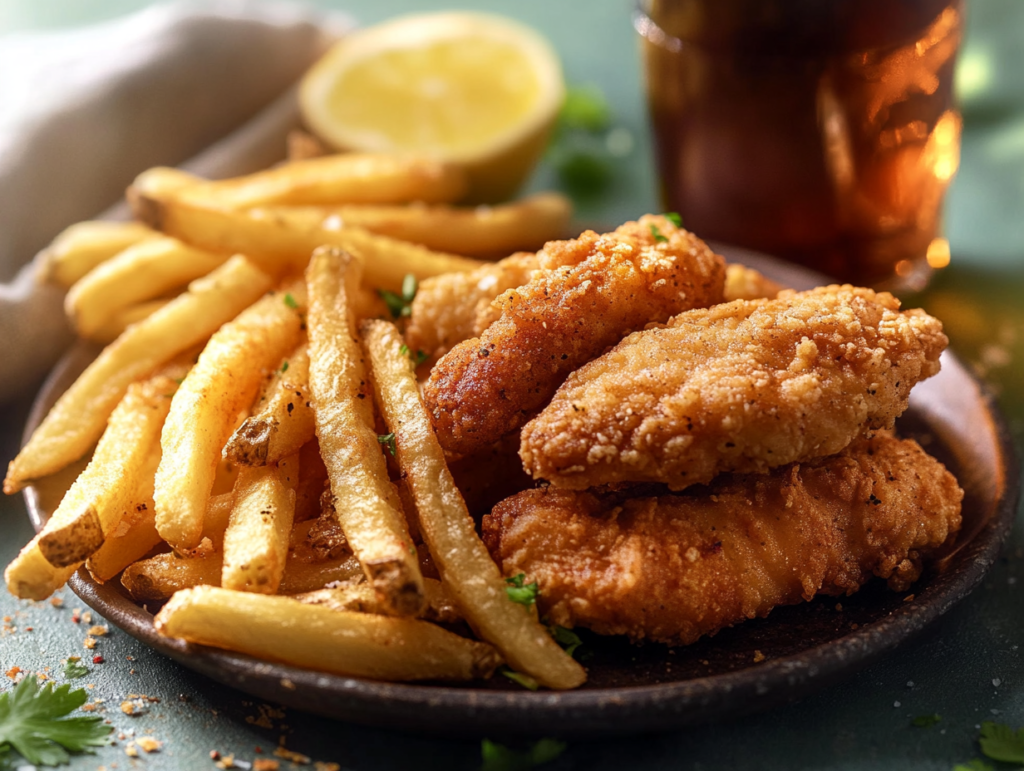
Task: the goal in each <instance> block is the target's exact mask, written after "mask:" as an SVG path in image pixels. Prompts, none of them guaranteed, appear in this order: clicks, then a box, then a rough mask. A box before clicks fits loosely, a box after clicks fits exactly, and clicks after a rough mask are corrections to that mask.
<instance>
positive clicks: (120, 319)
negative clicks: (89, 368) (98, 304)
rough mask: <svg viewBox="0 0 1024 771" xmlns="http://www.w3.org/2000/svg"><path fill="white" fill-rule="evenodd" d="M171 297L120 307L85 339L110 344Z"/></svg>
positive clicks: (165, 303)
mask: <svg viewBox="0 0 1024 771" xmlns="http://www.w3.org/2000/svg"><path fill="white" fill-rule="evenodd" d="M171 299H173V298H166V299H159V300H149V301H148V302H144V303H139V304H138V305H132V306H130V307H128V308H122V309H121V310H119V311H118V312H117V313H115V314H114V315H113V316H111V317H110V318H109V319H107V321H106V322H105V323H104V324H102V325H101V326H100V327H98V328H97V329H96V330H94V331H93V333H92V334H91V335H89V336H88V337H87V338H86V339H88V340H92V341H93V342H94V343H100V344H101V345H110V344H111V343H112V342H114V341H115V340H117V338H119V337H120V336H121V335H123V334H124V331H125V330H126V329H128V327H130V326H131V325H132V324H138V323H139V322H140V321H142V320H143V319H146V318H149V317H150V316H152V315H153V314H154V313H156V312H157V311H158V310H160V309H161V308H163V307H164V306H165V305H167V303H169V302H170V301H171Z"/></svg>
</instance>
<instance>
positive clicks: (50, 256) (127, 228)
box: [39, 220, 159, 288]
mask: <svg viewBox="0 0 1024 771" xmlns="http://www.w3.org/2000/svg"><path fill="white" fill-rule="evenodd" d="M158 235H159V234H158V233H157V232H155V231H154V230H153V229H152V228H148V227H146V226H145V225H143V224H142V223H141V222H108V221H105V220H88V221H86V222H78V223H76V224H74V225H71V226H70V227H69V228H66V229H65V230H64V231H62V232H61V234H60V235H58V236H57V237H56V238H55V239H53V243H51V244H50V245H49V246H48V247H46V249H45V250H43V255H42V259H43V268H42V270H41V271H40V274H39V276H40V278H41V279H43V280H45V281H49V282H50V283H53V284H59V285H60V286H62V287H65V288H67V287H70V286H71V285H72V284H74V283H75V282H76V281H79V280H81V278H82V277H83V276H85V275H86V274H87V273H88V272H89V271H91V270H92V269H93V268H95V267H96V266H97V265H100V264H101V263H103V262H105V261H106V260H109V259H110V258H111V257H113V256H114V255H115V254H118V253H119V252H121V251H123V250H124V249H127V248H128V247H129V246H132V245H133V244H137V243H139V242H140V241H144V240H146V239H147V238H156V237H157V236H158Z"/></svg>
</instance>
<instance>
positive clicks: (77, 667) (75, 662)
mask: <svg viewBox="0 0 1024 771" xmlns="http://www.w3.org/2000/svg"><path fill="white" fill-rule="evenodd" d="M87 674H89V667H87V666H85V664H83V663H82V659H81V657H79V656H69V657H68V660H67V662H65V664H64V677H65V678H66V679H68V680H73V679H75V678H79V677H85V676H86V675H87Z"/></svg>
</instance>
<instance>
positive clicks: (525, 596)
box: [505, 573, 537, 607]
mask: <svg viewBox="0 0 1024 771" xmlns="http://www.w3.org/2000/svg"><path fill="white" fill-rule="evenodd" d="M505 583H506V584H508V586H506V587H505V593H506V594H507V595H508V598H509V599H510V600H512V602H518V603H519V604H520V605H525V606H526V607H530V606H531V605H533V603H535V602H536V601H537V582H536V581H534V582H533V583H532V584H527V583H526V574H525V573H520V574H519V575H518V576H513V577H512V578H506V579H505Z"/></svg>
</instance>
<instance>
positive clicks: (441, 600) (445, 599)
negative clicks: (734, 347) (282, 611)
mask: <svg viewBox="0 0 1024 771" xmlns="http://www.w3.org/2000/svg"><path fill="white" fill-rule="evenodd" d="M423 589H424V591H425V593H426V596H427V606H426V608H425V609H424V611H423V615H422V616H421V618H423V619H424V620H425V621H433V622H435V623H441V624H454V623H455V622H456V621H461V620H462V614H461V613H459V609H458V608H457V607H456V606H455V603H454V602H453V601H452V598H451V595H449V594H448V590H447V589H445V588H444V586H443V585H442V584H441V582H440V581H438V580H436V579H433V578H424V579H423ZM295 599H297V600H298V601H299V602H305V603H308V604H310V605H323V606H324V607H326V608H330V609H331V610H345V611H352V612H356V613H376V614H377V615H384V616H386V615H388V613H387V609H386V608H382V607H381V605H380V603H379V602H378V601H377V595H376V593H375V592H374V591H373V587H371V586H370V585H369V584H368V583H366V582H361V583H351V584H344V585H342V586H338V587H334V588H331V589H317V590H316V591H315V592H306V593H305V594H296V595H295Z"/></svg>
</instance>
